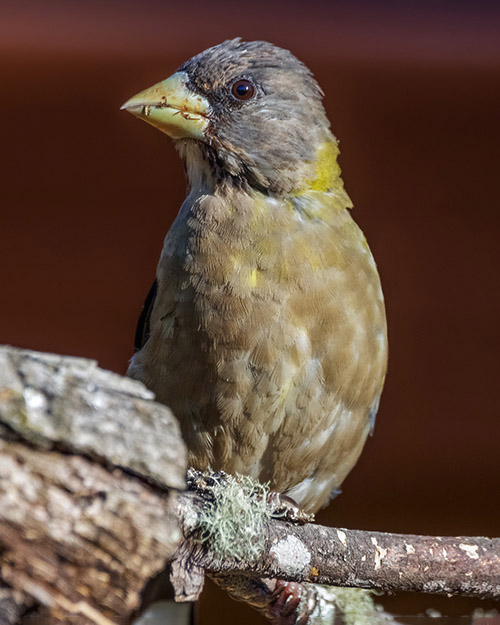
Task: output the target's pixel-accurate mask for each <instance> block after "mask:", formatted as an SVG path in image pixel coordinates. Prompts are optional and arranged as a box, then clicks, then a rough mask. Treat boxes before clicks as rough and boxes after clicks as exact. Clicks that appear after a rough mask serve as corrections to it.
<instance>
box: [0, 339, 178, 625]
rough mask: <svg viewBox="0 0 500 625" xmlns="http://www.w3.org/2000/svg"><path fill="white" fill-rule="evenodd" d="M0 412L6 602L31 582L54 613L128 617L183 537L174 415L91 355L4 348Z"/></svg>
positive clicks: (29, 591)
mask: <svg viewBox="0 0 500 625" xmlns="http://www.w3.org/2000/svg"><path fill="white" fill-rule="evenodd" d="M0 423H1V426H2V430H1V431H0V434H2V433H3V436H1V437H0V438H1V440H0V579H1V580H3V582H4V583H5V584H8V585H9V586H10V588H11V589H13V591H14V592H11V593H10V597H8V598H9V599H10V604H9V605H10V606H11V612H13V610H14V609H13V608H12V605H13V603H12V601H14V598H15V596H16V593H17V595H19V593H24V595H28V596H30V597H32V598H33V599H34V600H35V601H36V602H37V603H38V604H40V605H41V606H44V607H45V608H46V611H47V613H48V614H50V622H51V623H56V622H61V623H74V624H76V623H78V624H82V625H83V624H85V625H88V624H90V623H96V624H99V625H111V623H118V622H120V621H119V620H117V619H119V618H122V619H125V620H127V619H129V618H130V616H131V615H132V614H133V613H134V611H135V610H137V608H138V607H139V605H140V593H141V591H142V590H143V588H144V586H145V585H146V583H147V581H148V580H149V579H150V578H151V577H152V576H154V575H156V574H157V573H158V572H160V571H161V570H162V569H164V568H165V566H166V564H167V562H168V561H169V559H171V557H172V555H173V554H174V552H175V549H176V547H177V544H178V541H179V539H180V536H181V535H180V532H179V529H178V519H177V518H176V516H175V515H174V514H173V504H174V502H175V497H176V493H175V491H174V490H172V489H179V488H183V487H184V484H185V481H184V476H185V472H186V450H185V447H184V445H183V442H182V440H181V437H180V432H179V428H178V425H177V423H176V421H175V419H174V418H173V417H172V415H171V413H170V412H169V410H168V409H167V408H165V407H164V406H161V405H158V404H156V403H154V402H153V401H152V395H151V394H150V393H149V392H148V391H146V389H145V388H144V387H143V386H142V385H141V384H139V383H137V382H134V381H132V380H128V379H126V378H121V377H120V376H117V375H115V374H112V373H110V372H106V371H103V370H100V369H98V368H97V367H96V364H95V363H94V362H92V361H87V360H83V359H75V358H62V357H59V356H53V355H48V354H36V353H33V352H24V351H21V350H16V349H12V348H3V349H2V350H0ZM61 451H62V452H63V453H61ZM119 467H123V468H125V469H127V470H128V472H130V473H132V474H128V473H127V472H125V471H124V470H122V469H121V468H119ZM137 476H138V477H137ZM5 592H7V591H5ZM5 601H7V597H5ZM5 605H7V604H5ZM22 611H23V607H22V605H21V607H20V608H19V610H18V612H20V613H22ZM5 612H6V610H5ZM5 618H7V617H5ZM18 621H19V615H18ZM12 622H15V621H12ZM20 622H22V618H21V621H20Z"/></svg>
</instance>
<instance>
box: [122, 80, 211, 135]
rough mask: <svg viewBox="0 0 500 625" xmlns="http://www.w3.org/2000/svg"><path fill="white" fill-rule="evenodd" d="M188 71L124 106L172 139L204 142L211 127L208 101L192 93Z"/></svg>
mask: <svg viewBox="0 0 500 625" xmlns="http://www.w3.org/2000/svg"><path fill="white" fill-rule="evenodd" d="M187 83H188V76H187V74H186V72H177V73H176V74H173V75H172V76H170V78H167V79H166V80H163V81H162V82H159V83H157V84H156V85H153V86H152V87H150V88H149V89H145V90H144V91H141V92H140V93H138V94H137V95H135V96H134V97H133V98H130V100H127V101H126V102H125V104H124V105H123V106H122V107H121V108H122V109H125V110H126V111H128V112H129V113H132V115H135V116H136V117H139V118H140V119H143V120H144V121H145V122H147V123H148V124H151V125H152V126H154V127H155V128H158V130H161V132H164V133H165V134H167V135H168V136H169V137H172V139H184V138H187V137H190V138H192V139H200V140H203V139H204V137H205V130H206V128H207V126H208V123H209V122H208V115H209V114H210V105H209V103H208V101H207V100H206V99H205V98H204V97H202V96H199V95H197V94H196V93H193V92H192V91H190V90H189V89H188V87H187Z"/></svg>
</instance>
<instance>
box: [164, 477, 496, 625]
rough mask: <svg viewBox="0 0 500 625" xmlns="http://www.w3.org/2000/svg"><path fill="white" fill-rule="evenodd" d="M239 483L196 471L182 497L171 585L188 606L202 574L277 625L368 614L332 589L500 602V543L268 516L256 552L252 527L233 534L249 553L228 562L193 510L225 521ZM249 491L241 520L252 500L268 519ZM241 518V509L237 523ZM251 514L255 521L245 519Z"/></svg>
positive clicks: (234, 540) (382, 619)
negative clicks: (347, 612)
mask: <svg viewBox="0 0 500 625" xmlns="http://www.w3.org/2000/svg"><path fill="white" fill-rule="evenodd" d="M235 481H236V482H237V481H238V480H237V479H235V478H232V477H231V476H224V475H222V476H220V475H217V476H216V477H215V480H214V479H213V478H212V477H207V476H205V475H203V474H200V473H197V472H195V471H193V470H190V471H189V474H188V482H189V487H190V490H189V492H187V493H183V494H181V495H180V496H179V500H178V502H177V506H178V513H179V516H180V518H182V519H183V522H182V524H181V528H182V532H183V536H184V539H183V542H182V543H181V545H180V546H179V548H178V550H177V553H176V557H175V560H174V563H173V566H172V575H171V581H172V583H173V585H174V587H175V589H176V593H177V597H178V598H179V599H180V600H183V601H186V600H189V601H194V600H196V599H197V598H198V596H199V593H200V592H201V589H202V587H203V571H206V572H207V573H208V574H210V575H211V577H213V578H214V580H215V581H216V583H217V584H218V585H220V586H222V587H224V588H226V590H228V591H229V592H230V594H231V595H232V596H233V597H234V598H236V599H239V600H241V601H245V602H246V603H249V604H250V605H252V606H253V607H255V608H257V609H258V610H259V611H260V612H262V613H263V614H264V615H265V616H266V617H267V618H268V620H270V621H271V622H272V623H274V624H275V625H292V624H295V625H304V624H305V623H308V625H313V624H314V625H320V624H323V623H331V622H332V610H333V611H335V606H338V607H342V608H345V607H346V603H347V608H348V609H354V610H356V609H358V608H359V606H360V601H359V596H358V597H356V596H355V595H352V597H350V596H349V594H341V593H340V592H339V589H338V588H331V589H326V588H324V586H325V585H327V586H342V587H348V588H349V587H350V588H366V589H372V590H379V591H400V590H407V591H416V592H423V593H430V594H444V595H469V596H473V597H477V598H482V599H486V598H492V599H498V600H500V538H495V539H490V538H481V537H479V538H477V537H476V538H471V537H449V536H446V537H434V536H416V535H407V534H390V533H381V532H370V531H358V530H348V529H343V528H329V527H322V526H317V525H314V524H310V523H309V524H303V523H301V524H297V523H293V522H290V521H286V520H282V519H280V518H273V517H275V514H274V513H273V511H272V510H269V513H268V514H264V515H263V516H262V519H261V521H262V522H261V524H260V526H259V532H258V535H257V536H255V541H253V542H252V540H251V537H249V536H248V525H247V524H243V526H238V524H237V523H236V524H234V526H231V525H227V526H226V527H225V533H226V534H229V535H226V536H225V539H226V542H227V544H228V545H231V544H240V543H241V542H244V543H245V544H247V545H248V555H246V556H245V557H243V558H235V557H232V556H231V553H230V552H225V553H224V554H223V555H222V556H221V553H220V548H217V549H213V542H214V539H212V541H206V542H200V532H201V534H204V533H206V531H207V530H206V528H204V527H203V526H202V527H201V528H200V526H199V524H198V523H199V519H197V518H196V517H194V516H193V514H192V510H193V509H198V510H202V509H204V508H205V509H206V507H207V506H209V507H213V509H214V510H215V509H216V508H217V507H218V508H219V510H217V512H214V515H217V516H219V517H222V518H224V514H223V513H221V510H220V508H221V507H223V506H224V505H226V504H225V502H224V501H219V500H218V499H217V495H215V496H214V493H215V492H221V493H223V492H224V491H225V490H226V489H227V488H229V487H231V484H232V483H233V482H235ZM214 482H217V484H215V483H214ZM214 486H215V488H214ZM244 490H245V488H243V490H242V492H241V494H240V496H236V497H235V498H236V499H237V500H238V501H240V502H241V505H242V510H243V506H244V507H246V506H247V505H248V499H249V500H250V501H251V500H252V497H253V498H254V499H256V507H257V508H259V509H261V506H260V501H259V500H260V498H261V495H262V493H261V491H260V490H257V491H256V494H254V495H252V494H251V493H250V495H249V497H247V499H245V493H244ZM247 495H248V493H247ZM235 512H237V511H235V509H234V506H233V505H232V506H231V515H232V516H236V517H237V516H238V514H237V513H236V514H235ZM242 514H245V515H246V514H247V512H246V510H243V511H242ZM256 514H257V513H256ZM293 514H294V512H293V509H292V510H288V511H284V512H283V511H282V510H281V511H279V516H280V517H283V516H284V517H287V516H288V517H291V518H292V517H293ZM184 515H185V516H184ZM228 516H229V515H228ZM233 532H234V533H233ZM217 540H219V539H218V538H217V537H215V541H217ZM250 554H251V555H250ZM276 580H287V581H289V582H292V583H291V584H285V583H283V582H281V581H278V582H277V581H276ZM293 582H298V583H295V584H294V583H293ZM311 584H315V586H312V585H311ZM361 608H362V609H363V610H368V614H369V610H370V606H369V605H368V606H367V605H366V604H365V603H363V605H362V606H361ZM361 618H362V617H361V616H359V619H361ZM364 618H365V620H359V622H360V623H361V622H362V623H365V622H370V617H367V616H366V614H365V617H364ZM388 618H389V617H388V616H387V615H377V616H376V619H377V620H374V619H375V616H374V615H373V614H372V616H371V622H386V621H387V619H388ZM357 622H358V621H356V623H357Z"/></svg>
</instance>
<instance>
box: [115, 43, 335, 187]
mask: <svg viewBox="0 0 500 625" xmlns="http://www.w3.org/2000/svg"><path fill="white" fill-rule="evenodd" d="M322 96H323V93H322V91H321V89H320V87H319V86H318V84H317V82H316V81H315V80H314V78H313V76H312V73H311V72H310V71H309V69H308V68H307V67H306V66H305V65H304V64H303V63H301V62H300V61H299V60H298V59H296V58H295V56H293V54H292V53H291V52H289V51H288V50H284V49H282V48H278V47H276V46H274V45H272V44H270V43H267V42H265V41H252V42H244V41H241V39H233V40H230V41H225V42H223V43H221V44H219V45H217V46H214V47H213V48H209V49H208V50H205V51H204V52H202V53H200V54H198V55H197V56H195V57H193V58H191V59H190V60H189V61H187V62H186V63H184V65H182V66H181V67H180V68H179V69H178V70H177V72H176V73H175V74H173V75H172V76H170V78H167V79H166V80H164V81H162V82H160V83H157V84H156V85H154V86H153V87H150V88H149V89H146V90H145V91H142V92H141V93H139V94H137V95H136V96H134V97H133V98H131V99H130V100H128V101H127V102H126V103H125V104H124V105H123V107H122V108H124V109H126V110H128V111H129V112H131V113H132V114H134V115H136V116H137V117H139V118H141V119H143V120H144V121H146V122H148V123H150V124H151V125H153V126H155V127H156V128H158V129H159V130H161V131H162V132H164V133H166V134H167V135H169V136H170V137H171V138H172V139H174V141H175V142H176V145H177V148H178V149H179V151H180V153H181V155H182V156H183V158H184V159H185V161H186V166H187V172H188V177H189V179H190V183H191V185H192V186H194V185H195V184H197V185H199V184H203V185H204V186H213V185H218V184H219V185H224V184H227V183H230V184H237V185H240V186H243V187H251V188H255V189H258V190H260V191H263V192H266V193H270V194H282V193H285V194H286V193H293V192H296V191H298V190H300V189H302V188H304V186H307V185H312V187H313V188H315V187H314V185H316V188H320V186H321V185H323V186H324V187H325V189H321V190H326V188H327V187H328V184H329V183H330V182H331V180H333V179H334V178H336V174H337V170H338V168H337V166H336V154H337V146H336V140H335V138H334V137H333V135H332V134H331V132H330V130H329V125H330V124H329V122H328V119H327V117H326V114H325V111H324V108H323V104H322ZM330 170H331V172H330ZM334 170H335V171H334ZM330 179H331V180H330ZM318 181H319V182H318Z"/></svg>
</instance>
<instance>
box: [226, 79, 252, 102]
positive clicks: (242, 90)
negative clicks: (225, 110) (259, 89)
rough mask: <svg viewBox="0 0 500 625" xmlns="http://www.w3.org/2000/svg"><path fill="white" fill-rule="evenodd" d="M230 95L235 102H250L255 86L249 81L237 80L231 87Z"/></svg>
mask: <svg viewBox="0 0 500 625" xmlns="http://www.w3.org/2000/svg"><path fill="white" fill-rule="evenodd" d="M231 93H232V94H233V96H234V97H235V98H236V99H237V100H250V98H252V97H253V96H254V94H255V85H254V84H253V82H251V81H250V80H245V79H241V80H237V81H236V82H234V83H233V86H232V87H231Z"/></svg>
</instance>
